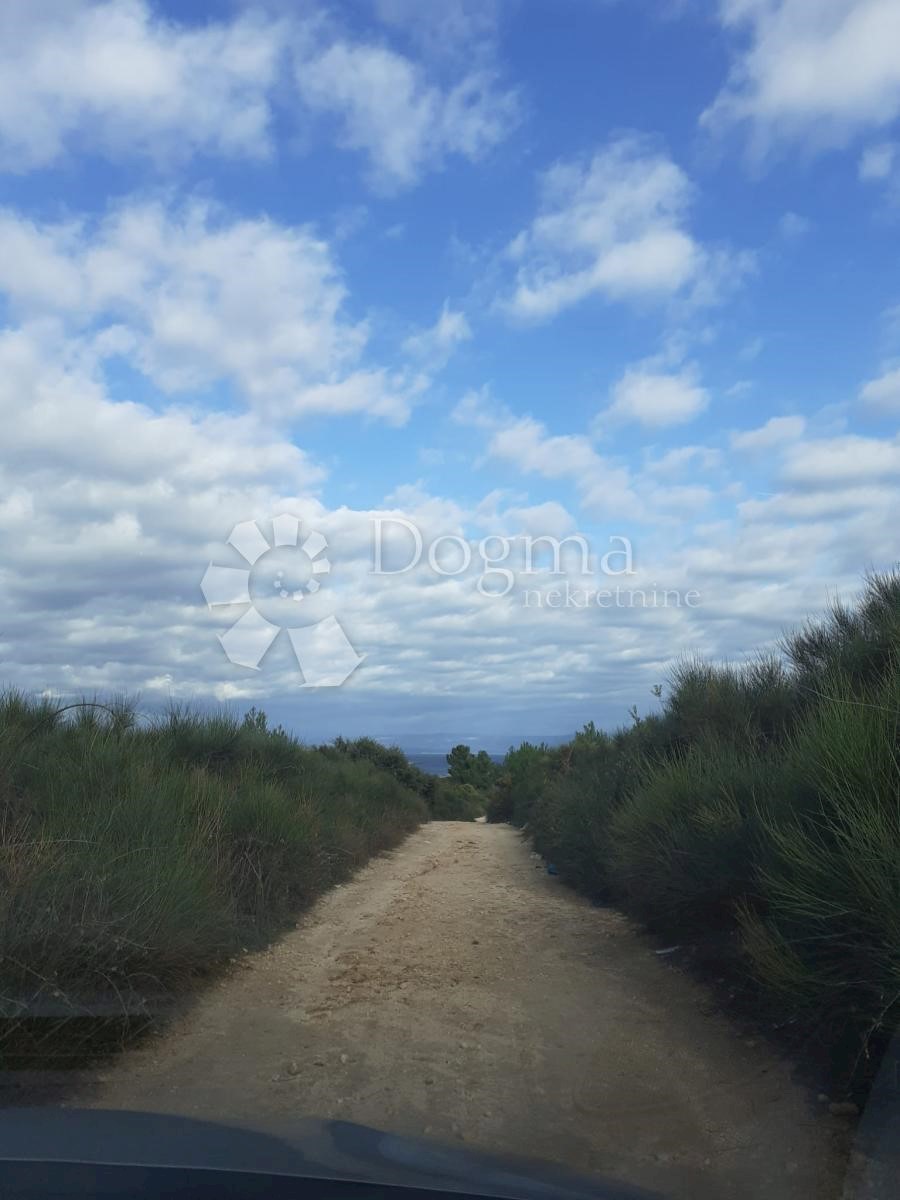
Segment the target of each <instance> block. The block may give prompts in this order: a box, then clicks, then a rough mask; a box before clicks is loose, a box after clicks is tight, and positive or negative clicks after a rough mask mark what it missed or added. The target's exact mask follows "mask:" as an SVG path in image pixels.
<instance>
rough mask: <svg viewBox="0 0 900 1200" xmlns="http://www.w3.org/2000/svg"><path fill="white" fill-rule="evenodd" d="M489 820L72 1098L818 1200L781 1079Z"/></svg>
mask: <svg viewBox="0 0 900 1200" xmlns="http://www.w3.org/2000/svg"><path fill="white" fill-rule="evenodd" d="M703 1000H704V997H703V994H702V993H701V992H700V991H699V990H698V989H697V988H696V987H695V985H694V984H692V983H691V981H689V980H688V979H686V978H685V977H684V976H683V975H681V974H680V973H679V972H677V971H675V970H672V969H671V968H669V967H667V966H665V964H664V963H663V962H662V961H661V960H660V959H659V958H658V957H657V956H655V955H654V953H653V951H652V948H651V947H650V946H649V945H648V944H647V942H646V941H645V940H644V939H642V938H641V937H640V935H639V934H637V933H636V932H635V931H634V930H633V929H632V928H631V927H630V925H629V924H628V922H627V921H626V920H625V919H624V918H623V917H622V916H621V915H619V914H618V913H615V912H613V911H610V910H606V909H598V908H594V907H592V906H591V905H590V904H588V903H586V902H585V901H583V900H581V899H580V898H579V897H577V896H575V895H573V894H572V893H571V892H570V891H568V890H567V889H566V888H565V887H564V886H563V885H561V884H560V883H559V881H558V880H557V879H555V878H551V877H549V876H548V875H547V874H546V872H545V871H543V870H540V869H536V864H535V860H534V858H533V857H532V856H531V855H530V854H529V851H528V848H527V846H526V844H525V843H524V841H523V840H522V838H521V837H520V835H519V834H517V833H516V832H515V831H514V830H512V829H510V828H508V827H506V826H491V825H481V824H464V823H459V822H447V823H435V824H432V825H427V826H425V827H424V828H423V829H421V830H420V831H419V832H418V833H416V834H414V835H413V836H412V837H411V838H410V839H409V840H408V841H407V842H405V843H404V844H403V845H402V846H401V847H400V848H399V849H397V850H395V851H394V852H392V853H391V854H389V855H386V856H385V857H383V858H380V859H377V860H375V861H374V862H372V863H370V864H369V865H368V866H367V867H366V868H364V869H363V870H362V871H361V872H360V873H359V874H358V875H357V876H355V877H354V879H353V880H352V881H351V882H350V883H348V884H346V885H344V886H342V887H340V888H337V889H335V890H334V891H333V892H331V893H330V894H328V895H327V896H325V897H324V898H323V899H322V900H321V901H320V902H319V903H318V904H317V905H316V906H315V908H313V909H312V910H311V911H310V912H309V913H308V914H306V915H305V916H304V918H303V919H302V920H301V922H300V923H299V925H298V928H297V930H296V931H295V932H291V933H290V934H288V935H287V936H286V937H284V938H283V939H282V940H281V941H279V942H278V943H277V944H275V945H273V946H272V947H271V948H270V949H268V950H266V951H264V952H262V953H260V954H258V955H253V956H249V957H248V958H247V959H246V960H244V961H243V963H242V964H241V966H240V967H236V968H235V969H234V971H233V972H232V973H231V975H230V976H229V977H227V978H225V979H223V980H221V981H220V982H219V983H218V984H216V985H214V986H213V987H212V988H211V989H209V990H208V991H207V992H205V993H204V994H203V995H202V996H201V997H200V999H199V1000H198V1001H197V1003H196V1004H195V1005H194V1006H193V1007H192V1008H191V1010H190V1012H189V1013H188V1014H187V1015H186V1016H184V1017H182V1018H180V1019H179V1021H178V1023H177V1024H176V1025H175V1026H174V1027H170V1028H169V1030H168V1031H167V1032H166V1033H164V1034H163V1035H161V1036H160V1037H157V1038H155V1039H153V1040H152V1041H151V1042H149V1043H147V1044H146V1045H144V1046H142V1047H141V1048H140V1049H138V1050H134V1051H130V1052H128V1053H126V1054H125V1055H123V1057H122V1058H121V1059H119V1060H117V1062H116V1063H115V1065H114V1066H113V1067H112V1068H110V1069H109V1071H108V1072H107V1074H106V1075H105V1077H101V1078H100V1080H99V1081H98V1082H96V1083H95V1084H93V1085H91V1086H90V1087H89V1089H88V1090H87V1092H86V1093H84V1094H82V1095H80V1096H78V1097H77V1098H76V1099H75V1100H74V1103H80V1104H97V1105H102V1106H104V1107H118V1108H134V1109H149V1110H157V1111H163V1112H174V1113H182V1114H189V1115H193V1116H205V1117H213V1118H215V1117H226V1116H227V1117H231V1118H242V1117H243V1118H246V1119H252V1120H254V1121H258V1120H265V1119H266V1117H267V1116H277V1117H278V1118H283V1117H284V1116H286V1115H289V1114H303V1115H311V1116H319V1117H339V1118H343V1119H346V1120H351V1121H359V1122H362V1123H363V1124H367V1125H373V1126H376V1127H378V1128H382V1129H388V1130H391V1131H393V1132H397V1133H405V1134H413V1135H420V1136H421V1135H423V1134H426V1135H429V1136H433V1137H435V1138H438V1139H441V1140H444V1141H450V1142H452V1141H455V1140H464V1141H465V1142H466V1143H467V1144H470V1145H475V1146H479V1147H483V1148H485V1149H488V1150H494V1151H498V1152H501V1153H513V1154H518V1155H521V1154H524V1155H528V1156H532V1157H538V1158H545V1159H549V1160H555V1161H558V1162H562V1163H564V1164H567V1165H569V1166H570V1167H573V1168H575V1169H579V1170H583V1171H588V1172H591V1171H596V1172H599V1173H602V1174H605V1175H608V1176H613V1177H616V1178H619V1179H624V1180H627V1181H629V1182H632V1183H636V1184H641V1185H643V1186H645V1187H651V1188H657V1189H658V1190H660V1191H661V1192H663V1193H664V1194H665V1195H666V1196H671V1197H673V1198H679V1200H681V1198H684V1200H688V1198H690V1200H707V1198H709V1200H713V1198H716V1200H722V1198H735V1200H738V1198H739V1200H745V1198H746V1200H750V1198H751V1197H752V1198H753V1200H761V1198H762V1197H765V1200H787V1198H790V1200H795V1198H796V1200H801V1198H802V1200H808V1198H816V1200H830V1198H831V1197H835V1196H838V1195H839V1194H840V1183H841V1176H842V1158H841V1154H840V1145H839V1144H840V1140H841V1138H840V1131H839V1130H836V1129H834V1128H832V1127H833V1126H834V1125H835V1121H834V1119H833V1118H828V1117H823V1116H820V1115H818V1114H817V1113H815V1112H814V1111H813V1109H812V1108H811V1106H810V1103H809V1099H808V1097H807V1096H806V1095H805V1093H804V1092H803V1091H801V1090H800V1089H799V1088H798V1087H797V1086H796V1085H794V1084H793V1083H792V1082H791V1079H790V1073H789V1070H788V1068H787V1067H786V1066H785V1065H784V1064H782V1063H781V1062H779V1061H778V1060H777V1059H775V1058H773V1057H771V1056H770V1054H769V1052H768V1051H767V1050H765V1049H764V1048H762V1047H761V1046H759V1045H748V1044H747V1043H746V1042H745V1040H743V1039H742V1038H741V1037H740V1036H739V1035H738V1034H737V1033H736V1032H735V1031H734V1030H733V1029H731V1028H730V1026H729V1025H728V1024H727V1023H726V1022H725V1021H724V1020H719V1019H718V1018H715V1017H710V1016H707V1015H704V1013H703V1012H702V1011H701V1003H702V1002H703Z"/></svg>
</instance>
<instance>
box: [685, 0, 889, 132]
mask: <svg viewBox="0 0 900 1200" xmlns="http://www.w3.org/2000/svg"><path fill="white" fill-rule="evenodd" d="M719 20H720V22H721V24H722V26H723V28H724V29H725V30H726V32H727V33H728V34H729V35H731V36H733V38H734V39H735V45H736V57H735V62H734V65H733V66H732V69H731V72H730V75H729V78H728V81H727V83H726V84H725V87H724V88H723V89H722V91H721V92H720V93H719V95H718V97H717V98H716V99H715V101H714V102H713V104H712V105H711V106H710V107H709V108H708V109H707V110H706V111H705V112H704V114H703V116H702V118H701V120H702V123H703V124H704V125H706V126H707V127H708V128H712V129H722V128H725V127H730V126H733V125H736V124H738V125H747V126H749V128H750V130H751V139H752V140H751V144H752V147H753V151H754V153H755V154H756V155H763V154H765V153H767V152H768V151H769V150H770V149H771V148H772V147H773V146H774V145H775V144H776V143H778V142H785V141H803V142H804V143H805V144H806V145H808V146H810V147H811V148H813V149H824V148H829V147H836V146H844V145H846V144H847V143H848V142H849V141H850V140H851V139H852V138H853V137H855V136H857V135H858V134H859V133H861V132H864V131H866V130H868V129H878V128H884V127H886V126H887V125H888V124H889V123H890V122H891V121H893V120H894V119H895V117H896V116H897V115H898V113H900V59H898V56H897V54H896V47H897V45H898V43H900V8H898V6H897V4H896V3H895V0H828V3H818V4H817V3H810V0H720V3H719Z"/></svg>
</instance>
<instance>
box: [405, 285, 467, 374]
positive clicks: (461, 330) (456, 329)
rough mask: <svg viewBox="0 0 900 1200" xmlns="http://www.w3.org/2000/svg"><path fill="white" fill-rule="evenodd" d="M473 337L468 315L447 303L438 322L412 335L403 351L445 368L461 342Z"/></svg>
mask: <svg viewBox="0 0 900 1200" xmlns="http://www.w3.org/2000/svg"><path fill="white" fill-rule="evenodd" d="M471 337H472V330H471V328H470V326H469V322H468V321H467V320H466V314H465V313H464V312H459V311H456V310H454V309H452V308H451V307H450V303H449V301H445V303H444V307H443V308H442V309H441V313H440V316H439V317H438V319H437V321H436V322H435V323H434V325H432V326H431V327H430V328H429V329H424V330H422V331H421V332H419V333H414V334H411V335H410V337H408V338H407V339H406V341H405V342H404V343H403V349H404V352H405V353H406V354H408V355H409V356H410V357H411V358H415V359H419V360H421V361H422V362H425V363H428V364H432V365H434V366H443V365H444V364H445V363H446V362H447V361H448V359H449V358H450V356H451V355H452V353H453V351H454V350H455V349H456V347H457V346H458V345H459V344H460V343H461V342H467V341H469V340H470V338H471Z"/></svg>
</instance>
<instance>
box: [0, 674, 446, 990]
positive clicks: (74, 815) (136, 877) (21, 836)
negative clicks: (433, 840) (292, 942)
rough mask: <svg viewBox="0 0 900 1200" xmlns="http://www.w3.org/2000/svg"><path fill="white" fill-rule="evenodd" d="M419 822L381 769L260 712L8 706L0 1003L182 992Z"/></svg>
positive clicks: (2, 782)
mask: <svg viewBox="0 0 900 1200" xmlns="http://www.w3.org/2000/svg"><path fill="white" fill-rule="evenodd" d="M426 818H427V809H426V806H425V802H424V801H423V799H422V798H421V796H420V795H418V794H416V792H414V791H413V790H411V789H410V788H408V787H406V786H404V784H403V783H401V782H400V781H399V780H398V779H397V778H396V776H395V774H393V773H391V772H390V771H388V770H384V769H382V768H381V767H380V766H378V765H376V764H375V763H374V762H373V761H371V760H363V759H362V758H360V759H353V758H350V757H348V756H345V755H340V754H337V755H329V754H326V753H322V752H320V751H317V750H313V749H310V748H307V747H304V746H302V745H300V744H299V743H298V742H297V741H296V740H295V739H293V738H291V737H290V736H289V735H287V734H286V733H285V732H284V731H283V730H274V731H269V730H268V728H267V725H266V722H265V718H264V715H263V714H251V715H250V719H249V720H245V721H244V722H243V723H241V722H238V721H235V720H233V719H232V718H230V717H228V716H220V715H213V716H209V717H206V716H202V715H201V714H198V713H192V712H189V711H187V710H184V709H180V710H172V711H170V712H169V713H168V714H166V716H165V717H164V718H163V719H161V720H160V721H157V722H155V723H152V724H149V725H148V724H144V725H141V724H139V723H138V722H137V721H136V719H135V716H134V711H133V709H131V708H129V707H128V706H127V705H123V704H122V703H117V704H113V705H98V704H96V703H95V702H91V703H90V704H88V705H86V706H84V707H80V708H73V709H71V710H69V711H60V710H58V709H57V708H55V707H54V706H53V705H50V704H48V703H46V702H40V703H31V702H29V701H27V700H25V699H24V698H23V697H21V696H19V695H15V694H8V695H6V696H5V697H2V698H0V994H2V995H3V996H4V997H5V1002H6V1003H7V1004H12V1003H13V1002H16V1001H19V1002H21V1003H22V1004H23V1005H24V1006H25V1010H26V1011H27V1009H28V1006H29V1005H31V1004H33V1003H34V1002H35V1001H36V999H37V998H38V997H40V996H46V995H48V994H49V995H52V996H57V997H59V996H62V997H69V998H71V999H72V1002H73V1004H74V1003H76V1002H77V998H79V997H82V998H83V997H96V996H98V995H100V996H116V995H123V994H125V993H136V994H138V995H141V994H144V993H147V992H153V993H156V992H159V991H160V990H172V989H178V988H179V987H181V986H183V985H184V984H185V982H186V981H187V980H188V979H190V978H192V977H195V976H197V975H200V974H203V973H204V972H206V971H208V970H210V969H211V968H212V967H214V966H215V965H216V964H217V963H218V962H220V961H221V960H222V959H223V958H225V957H227V956H229V955H233V954H234V953H235V952H236V951H239V950H240V949H241V948H242V947H244V946H247V945H248V944H250V943H251V942H253V943H259V942H260V941H261V940H263V939H265V938H267V937H269V936H271V935H272V934H273V933H274V932H276V931H277V930H278V929H279V928H281V927H283V925H284V923H285V922H286V921H287V920H289V918H290V917H291V916H292V914H293V913H294V912H296V910H297V909H298V908H299V907H300V906H302V905H304V904H306V903H308V902H309V901H310V900H312V899H313V898H314V897H315V896H316V895H318V894H319V893H320V892H321V891H322V890H323V888H326V887H327V886H329V885H330V884H332V883H334V882H335V881H337V880H339V879H342V878H345V877H346V876H347V874H348V873H349V872H350V871H352V870H353V869H354V868H355V867H356V866H358V865H359V864H360V863H362V862H364V861H365V860H366V859H367V858H368V857H369V856H370V855H371V854H373V853H377V852H378V851H381V850H383V849H386V848H387V847H389V846H391V845H394V844H396V842H397V841H399V840H400V839H401V838H402V837H403V836H404V835H405V834H406V833H408V832H409V831H411V830H412V829H414V828H415V827H416V826H417V825H418V824H419V823H420V822H421V821H422V820H424V819H426Z"/></svg>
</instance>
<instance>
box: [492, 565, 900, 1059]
mask: <svg viewBox="0 0 900 1200" xmlns="http://www.w3.org/2000/svg"><path fill="white" fill-rule="evenodd" d="M782 648H783V652H784V656H783V658H773V657H771V656H764V657H760V658H758V659H756V660H753V661H750V662H748V663H745V664H744V665H742V666H740V667H736V666H728V667H722V666H715V665H712V664H708V663H704V662H701V661H699V660H686V661H683V662H681V663H679V664H678V665H677V666H676V667H675V668H674V670H673V671H672V673H671V675H670V677H669V680H668V683H667V686H666V689H665V693H663V689H662V688H659V689H654V694H656V695H658V696H660V697H661V698H662V700H663V703H662V705H661V708H660V710H659V712H657V713H654V714H652V715H651V716H648V717H643V718H641V717H639V716H638V714H637V710H636V709H635V710H632V724H631V726H630V727H628V728H625V729H619V730H617V731H616V732H615V733H613V734H609V735H607V734H604V733H601V732H599V731H598V730H596V729H595V728H594V727H593V725H589V726H587V727H586V728H585V729H584V730H583V731H582V732H581V733H580V734H577V735H576V736H575V738H574V739H573V740H572V742H570V743H569V744H568V745H566V746H563V747H560V748H559V749H558V750H555V751H549V750H548V749H547V748H546V747H536V746H531V745H528V744H524V745H522V746H520V747H518V748H517V749H514V750H510V752H509V753H508V754H507V756H506V759H505V760H504V763H503V767H502V774H501V778H500V780H499V782H498V784H497V785H496V786H495V788H494V791H493V794H492V797H491V800H490V803H489V806H488V817H489V819H490V820H506V821H511V822H513V823H514V824H517V825H520V826H523V827H525V828H526V829H527V830H528V832H529V833H530V835H531V837H532V840H533V843H534V845H535V847H536V849H537V850H538V851H539V852H540V853H541V854H542V855H543V856H544V857H545V858H546V859H547V860H548V861H550V862H553V863H554V864H555V865H556V866H557V868H558V870H559V872H560V874H561V876H562V877H563V879H564V880H566V881H567V882H568V883H571V884H572V885H573V886H575V887H577V888H578V889H579V890H581V891H583V892H585V893H586V894H588V895H590V896H592V897H594V898H599V899H611V900H614V901H616V902H618V903H621V904H622V905H623V906H624V907H625V908H626V909H627V910H628V911H630V912H632V913H634V914H635V915H636V916H637V917H639V918H640V919H642V920H643V921H644V922H646V923H647V924H648V925H650V926H652V927H653V928H656V929H659V930H665V931H666V932H667V933H668V934H670V935H675V936H678V937H679V938H683V939H684V940H688V939H690V940H696V941H702V940H704V939H705V946H706V947H707V948H706V949H705V951H704V952H705V953H706V954H707V956H708V957H712V958H715V956H716V955H721V954H726V953H727V954H728V955H729V960H728V966H729V968H732V969H734V968H735V964H734V961H733V959H732V958H731V954H732V950H731V947H733V946H734V945H735V944H739V945H740V946H742V948H743V949H742V958H741V960H740V964H739V969H741V970H743V972H744V973H745V976H746V979H747V980H748V981H751V982H752V983H753V986H754V987H755V989H756V993H755V994H756V995H758V996H759V998H760V999H761V1000H764V1001H766V1002H771V1003H772V1005H773V1006H774V1007H775V1008H776V1009H778V1010H779V1011H780V1012H782V1013H785V1014H791V1015H792V1016H793V1018H794V1019H795V1020H799V1019H800V1018H801V1017H802V1024H803V1025H804V1027H806V1028H808V1031H809V1036H810V1038H811V1039H813V1040H815V1039H818V1041H819V1043H820V1044H822V1045H824V1046H826V1047H828V1048H829V1049H830V1051H831V1053H832V1056H833V1060H834V1061H833V1065H835V1066H836V1069H837V1070H838V1073H839V1074H841V1075H842V1077H843V1078H844V1080H845V1081H846V1079H847V1078H849V1077H850V1076H852V1075H853V1072H854V1071H855V1070H856V1069H857V1066H858V1063H859V1062H862V1061H864V1059H865V1051H866V1050H867V1048H869V1047H870V1045H871V1044H872V1043H880V1042H883V1041H884V1040H885V1039H886V1037H887V1035H888V1033H889V1032H890V1030H892V1029H893V1028H895V1027H896V1025H897V1022H898V1018H900V1011H898V1009H900V751H898V732H897V730H898V718H900V572H898V571H896V570H895V571H893V572H890V573H888V574H884V575H873V576H871V577H869V578H868V579H867V580H866V582H865V586H864V588H863V591H862V594H861V596H860V598H859V600H858V601H857V602H856V603H855V604H854V605H842V604H834V605H833V606H832V607H831V609H830V610H829V612H828V613H827V614H826V616H825V618H824V619H823V620H820V621H809V622H807V623H806V625H805V626H804V627H803V628H802V629H801V630H799V631H798V632H796V633H794V634H791V635H788V636H787V637H786V638H785V639H784V642H783V647H782ZM709 935H712V936H711V937H710V936H709ZM723 935H724V936H723ZM709 947H713V948H712V949H711V950H710V949H709ZM718 947H722V949H718ZM724 947H728V949H727V950H726V949H724ZM784 1019H785V1020H789V1019H790V1016H788V1015H785V1017H784Z"/></svg>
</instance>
